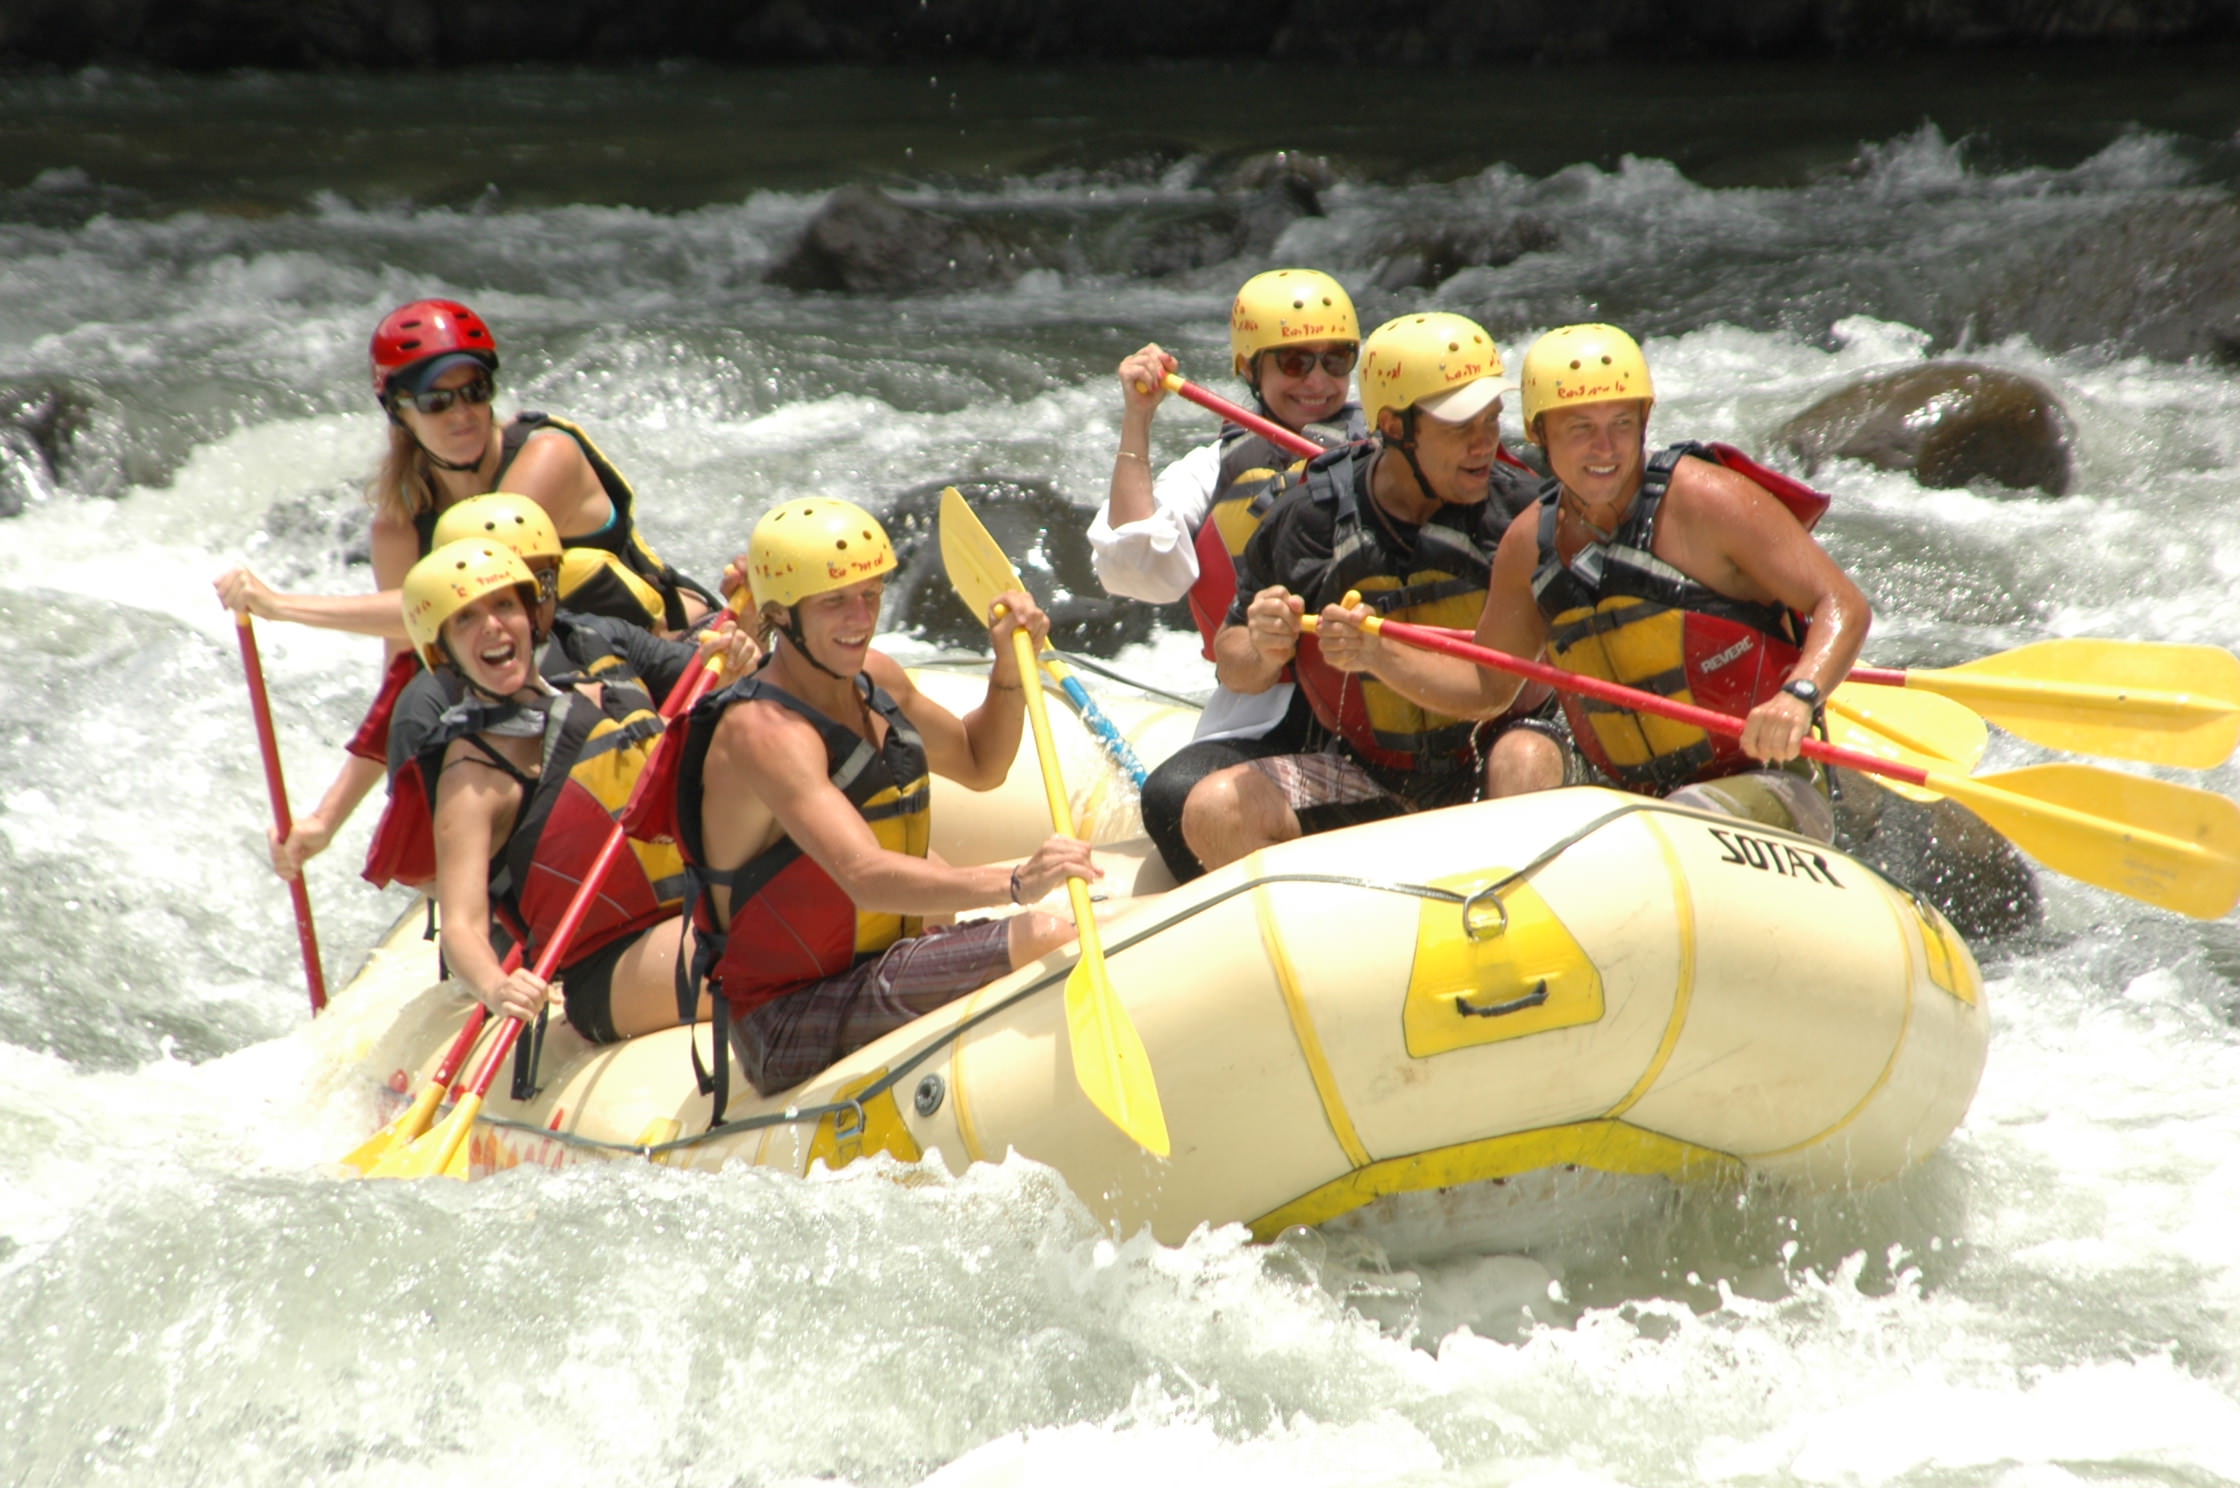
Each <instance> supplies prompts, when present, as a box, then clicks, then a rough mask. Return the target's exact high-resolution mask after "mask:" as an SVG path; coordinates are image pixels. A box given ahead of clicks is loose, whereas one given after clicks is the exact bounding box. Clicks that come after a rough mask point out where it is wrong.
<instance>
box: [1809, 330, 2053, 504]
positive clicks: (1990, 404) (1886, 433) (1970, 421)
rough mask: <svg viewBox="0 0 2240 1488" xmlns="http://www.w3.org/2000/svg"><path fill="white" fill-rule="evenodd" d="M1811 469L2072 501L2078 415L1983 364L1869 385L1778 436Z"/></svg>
mask: <svg viewBox="0 0 2240 1488" xmlns="http://www.w3.org/2000/svg"><path fill="white" fill-rule="evenodd" d="M1775 438H1776V440H1777V441H1778V442H1779V443H1780V444H1781V445H1782V446H1784V447H1785V448H1787V449H1789V450H1790V451H1791V452H1793V453H1794V454H1795V455H1796V456H1797V457H1798V458H1799V459H1800V460H1802V461H1803V462H1804V463H1805V467H1806V469H1807V470H1808V471H1809V470H1811V469H1813V468H1815V467H1817V466H1818V465H1819V464H1820V463H1821V462H1822V461H1825V460H1835V459H1843V460H1864V461H1865V462H1866V463H1868V464H1870V465H1873V466H1875V467H1877V468H1878V469H1882V470H1909V471H1911V472H1913V476H1914V478H1915V479H1916V480H1918V481H1920V482H1921V484H1923V485H1924V486H1929V487H1931V488H1934V489H1937V490H1950V489H1954V488H1957V487H1961V486H1975V485H1977V484H1979V483H1982V482H1996V483H1997V484H1998V485H2001V486H2005V487H2007V488H2008V489H2010V490H2015V491H2028V490H2038V491H2043V492H2045V493H2046V494H2047V495H2048V496H2065V495H2067V494H2068V492H2069V485H2070V481H2071V479H2072V477H2073V474H2074V471H2073V469H2072V466H2071V460H2070V447H2071V444H2072V443H2073V441H2074V439H2075V430H2074V426H2073V425H2072V423H2071V422H2070V419H2069V414H2068V411H2067V410H2066V409H2064V408H2063V407H2062V406H2061V402H2060V400H2059V399H2058V398H2056V397H2055V396H2054V394H2053V390H2052V389H2051V388H2049V387H2047V386H2045V384H2043V383H2041V382H2037V381H2035V380H2034V379H2031V378H2028V377H2023V376H2020V375H2019V374H2017V373H2013V372H2003V371H2001V370H1999V369H1998V368H1996V367H1986V366H1982V365H1980V364H1978V363H1975V362H1932V363H1930V364H1929V365H1927V366H1925V367H1908V368H1906V369H1905V370H1903V371H1899V372H1891V373H1886V374H1884V375H1882V376H1879V377H1869V378H1864V379H1862V380H1860V381H1858V382H1855V383H1853V384H1851V386H1849V387H1847V388H1843V389H1841V390H1839V391H1837V392H1834V393H1831V394H1829V395H1828V396H1827V397H1825V398H1822V399H1821V400H1820V401H1819V402H1817V403H1815V404H1813V405H1812V406H1811V407H1810V408H1807V409H1805V410H1804V411H1803V412H1802V413H1800V414H1797V415H1796V416H1795V417H1794V418H1791V419H1790V420H1789V421H1788V422H1787V423H1785V424H1783V425H1782V426H1781V428H1780V429H1779V430H1778V431H1776V434H1775Z"/></svg>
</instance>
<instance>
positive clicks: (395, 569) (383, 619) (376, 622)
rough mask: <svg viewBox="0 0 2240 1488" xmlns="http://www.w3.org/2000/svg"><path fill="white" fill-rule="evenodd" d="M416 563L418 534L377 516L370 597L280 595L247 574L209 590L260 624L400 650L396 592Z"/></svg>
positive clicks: (222, 578) (400, 607)
mask: <svg viewBox="0 0 2240 1488" xmlns="http://www.w3.org/2000/svg"><path fill="white" fill-rule="evenodd" d="M419 557H420V538H419V534H417V533H415V532H414V531H413V530H412V526H411V524H410V523H408V522H399V521H396V520H395V519H394V518H391V517H388V516H377V517H375V518H374V519H373V581H374V584H375V585H376V586H377V587H376V592H374V593H372V594H284V593H282V592H281V591H279V590H277V589H274V588H273V587H272V586H271V585H269V584H267V583H265V581H264V580H262V579H260V578H258V577H257V576H256V575H255V574H254V573H251V572H250V571H249V570H248V569H246V568H236V569H232V570H230V571H228V572H226V573H224V574H221V575H219V577H218V579H217V581H216V583H215V584H214V585H213V586H212V587H214V588H215V589H216V590H217V591H218V600H219V602H220V603H221V604H223V605H224V606H225V607H226V608H227V609H229V610H240V611H246V612H247V613H249V614H251V615H254V616H256V617H257V618H258V619H260V620H279V621H285V622H287V623H288V624H291V625H313V626H317V627H318V628H320V629H321V630H346V631H350V632H352V633H353V634H356V635H370V636H380V637H381V638H382V639H384V640H388V641H394V642H396V643H397V645H399V646H401V645H403V644H404V639H405V634H404V604H403V601H402V600H401V599H399V597H398V593H397V591H398V590H399V589H400V588H402V587H403V585H404V576H405V573H406V571H407V570H409V569H410V568H411V567H412V565H413V564H414V563H415V562H417V561H418V560H419ZM392 649H394V648H392Z"/></svg>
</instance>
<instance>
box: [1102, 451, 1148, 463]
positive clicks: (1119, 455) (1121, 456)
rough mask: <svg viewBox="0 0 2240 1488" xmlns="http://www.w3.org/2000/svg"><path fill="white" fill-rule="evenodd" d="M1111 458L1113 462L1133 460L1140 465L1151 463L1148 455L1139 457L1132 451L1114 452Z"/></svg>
mask: <svg viewBox="0 0 2240 1488" xmlns="http://www.w3.org/2000/svg"><path fill="white" fill-rule="evenodd" d="M1112 458H1113V459H1115V460H1134V461H1136V462H1138V463H1139V464H1142V465H1149V464H1150V463H1151V457H1150V456H1149V455H1139V454H1137V453H1136V452H1135V451H1134V450H1132V449H1124V450H1115V451H1114V452H1113V455H1112Z"/></svg>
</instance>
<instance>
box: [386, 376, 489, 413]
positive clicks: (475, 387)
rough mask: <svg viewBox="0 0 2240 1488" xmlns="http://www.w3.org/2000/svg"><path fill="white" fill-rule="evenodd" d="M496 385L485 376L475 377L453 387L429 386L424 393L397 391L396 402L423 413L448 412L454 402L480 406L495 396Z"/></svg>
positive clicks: (471, 406)
mask: <svg viewBox="0 0 2240 1488" xmlns="http://www.w3.org/2000/svg"><path fill="white" fill-rule="evenodd" d="M497 392H498V385H497V384H496V383H494V382H492V381H491V380H490V379H489V378H487V377H477V378H476V379H475V380H474V381H472V382H467V383H461V384H460V385H459V386H458V387H454V388H430V389H428V390H427V391H426V392H424V393H399V394H397V402H398V403H399V404H401V405H402V406H404V407H407V408H411V409H413V410H415V411H417V412H420V413H425V414H431V415H432V414H438V413H449V412H450V411H451V405H452V404H454V403H464V404H466V405H467V406H468V407H470V408H480V407H481V406H482V405H483V404H485V403H487V402H489V401H490V400H491V399H492V398H493V397H495V396H497Z"/></svg>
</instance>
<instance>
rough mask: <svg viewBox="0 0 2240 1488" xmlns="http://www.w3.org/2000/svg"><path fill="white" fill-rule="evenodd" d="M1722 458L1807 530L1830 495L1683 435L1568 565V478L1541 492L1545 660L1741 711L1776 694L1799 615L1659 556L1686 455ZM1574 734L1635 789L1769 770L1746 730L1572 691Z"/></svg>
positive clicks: (1653, 790) (1536, 582)
mask: <svg viewBox="0 0 2240 1488" xmlns="http://www.w3.org/2000/svg"><path fill="white" fill-rule="evenodd" d="M1685 455H1693V456H1695V457H1696V458H1698V459H1703V460H1710V461H1713V462H1715V463H1717V464H1721V465H1725V466H1727V467H1728V468H1729V469H1732V470H1735V471H1737V472H1739V473H1741V474H1743V475H1746V476H1748V477H1749V478H1750V479H1751V480H1754V481H1756V482H1757V483H1758V484H1759V485H1761V486H1763V487H1765V488H1766V489H1767V490H1768V491H1769V492H1771V493H1772V494H1773V495H1774V496H1775V497H1776V498H1777V499H1778V500H1780V501H1781V503H1782V504H1783V505H1784V506H1786V507H1787V508H1788V509H1789V510H1790V511H1791V512H1792V513H1794V514H1795V515H1796V517H1797V520H1798V521H1799V522H1801V523H1803V525H1804V527H1805V529H1806V530H1807V531H1810V530H1811V528H1812V527H1813V525H1814V524H1815V523H1817V522H1818V521H1819V520H1820V516H1821V513H1823V512H1825V511H1826V510H1827V507H1828V498H1827V497H1826V496H1824V495H1822V494H1821V493H1819V492H1817V491H1814V490H1812V489H1810V488H1809V487H1807V486H1804V485H1803V484H1801V483H1800V482H1798V481H1796V480H1794V479H1792V478H1790V477H1788V476H1784V475H1781V474H1779V473H1778V472H1775V471H1770V470H1766V469H1764V468H1763V467H1762V466H1759V465H1757V464H1756V463H1755V462H1753V461H1751V460H1750V459H1749V458H1748V457H1747V456H1744V455H1742V454H1741V453H1740V452H1739V451H1737V450H1734V449H1732V448H1731V447H1730V446H1727V445H1704V444H1676V445H1673V446H1672V447H1671V448H1669V449H1665V450H1660V451H1658V452H1657V454H1656V455H1655V456H1654V457H1652V458H1651V459H1650V460H1649V462H1648V465H1647V467H1646V468H1645V470H1644V471H1643V473H1642V481H1641V489H1640V490H1639V491H1638V492H1637V493H1635V495H1634V498H1633V505H1632V506H1631V507H1629V508H1628V509H1627V512H1626V515H1625V518H1624V520H1623V521H1621V522H1620V523H1619V524H1618V529H1617V531H1616V532H1614V533H1612V534H1611V536H1610V538H1609V540H1608V541H1606V542H1594V543H1589V544H1588V545H1587V546H1585V547H1583V548H1581V549H1580V550H1579V552H1578V553H1577V554H1576V555H1575V556H1574V557H1573V558H1572V560H1571V562H1570V563H1568V564H1565V563H1563V562H1562V561H1561V560H1560V559H1559V558H1558V557H1557V548H1556V525H1557V522H1558V521H1559V519H1560V516H1561V508H1560V502H1561V500H1562V495H1563V487H1562V483H1561V482H1559V481H1553V480H1551V481H1549V482H1548V483H1547V485H1546V486H1545V487H1544V488H1543V490H1542V492H1541V496H1540V514H1539V519H1538V520H1539V527H1538V533H1537V536H1538V540H1539V555H1540V559H1539V564H1538V566H1537V567H1536V568H1535V570H1534V572H1533V576H1532V593H1533V597H1534V599H1535V600H1537V601H1538V603H1539V606H1540V614H1541V616H1542V618H1543V619H1545V620H1546V622H1547V627H1548V657H1549V660H1550V661H1551V662H1553V663H1554V664H1555V665H1557V666H1560V667H1562V668H1564V669H1565V670H1566V671H1571V672H1577V673H1579V674H1580V675H1581V676H1586V677H1596V678H1600V679H1601V680H1603V681H1605V682H1616V683H1619V684H1621V685H1623V686H1626V687H1632V688H1637V689H1639V690H1640V691H1643V692H1652V693H1655V694H1656V695H1657V696H1659V697H1664V698H1670V699H1672V700H1673V701H1675V702H1682V703H1692V704H1694V705H1695V706H1696V707H1699V708H1709V709H1712V710H1714V711H1716V712H1720V713H1726V714H1730V715H1733V716H1737V717H1739V716H1741V715H1743V714H1746V713H1748V712H1749V711H1750V710H1751V709H1752V708H1754V707H1756V706H1757V705H1758V704H1760V703H1762V702H1764V701H1765V700H1766V699H1767V698H1770V697H1772V696H1773V695H1774V694H1775V693H1776V692H1779V691H1780V690H1781V684H1782V683H1783V682H1785V681H1786V680H1787V679H1788V676H1789V673H1790V671H1791V670H1793V669H1794V667H1795V666H1796V662H1797V657H1798V655H1799V654H1800V647H1801V645H1802V642H1803V640H1804V631H1805V624H1806V621H1805V617H1804V616H1802V615H1799V614H1797V613H1795V612H1794V611H1792V610H1790V609H1788V608H1787V607H1786V606H1784V605H1781V604H1773V603H1766V604H1761V603H1757V602H1754V601H1750V600H1741V599H1735V598H1733V597H1731V596H1728V595H1724V594H1721V593H1719V592H1718V591H1716V590H1714V589H1712V588H1711V587H1709V586H1708V585H1706V584H1703V583H1701V582H1699V581H1697V580H1695V579H1692V578H1690V577H1689V576H1688V575H1686V574H1684V573H1682V572H1681V571H1680V570H1679V569H1677V568H1675V567H1673V566H1672V565H1671V564H1669V563H1667V562H1665V561H1664V560H1663V559H1661V558H1659V557H1657V556H1656V553H1655V543H1656V536H1657V520H1658V518H1659V517H1660V516H1661V515H1662V514H1663V510H1664V499H1665V496H1666V493H1667V492H1668V491H1669V490H1670V489H1671V485H1672V472H1673V470H1674V468H1675V467H1677V466H1678V464H1679V463H1680V460H1681V457H1682V456H1685ZM1563 707H1564V711H1565V713H1566V714H1568V715H1569V717H1570V720H1571V732H1572V737H1573V739H1574V740H1575V741H1576V743H1577V744H1578V746H1579V749H1580V751H1581V752H1582V753H1583V754H1585V755H1586V756H1587V758H1588V759H1590V760H1592V761H1593V762H1594V764H1595V765H1596V766H1597V767H1598V768H1600V769H1601V770H1602V772H1603V773H1604V774H1606V775H1608V776H1609V777H1610V778H1611V779H1613V780H1615V781H1617V782H1618V783H1620V784H1621V785H1624V786H1626V787H1627V788H1628V789H1631V790H1636V791H1642V792H1645V793H1647V794H1650V795H1663V794H1665V793H1667V792H1669V791H1673V790H1677V789H1679V788H1680V787H1681V786H1683V785H1689V784H1693V783H1695V782H1697V781H1702V780H1715V779H1717V778H1718V777H1720V776H1722V775H1732V774H1736V773H1738V772H1741V771H1744V770H1755V769H1760V768H1763V767H1762V766H1761V765H1759V763H1758V762H1757V761H1755V760H1753V759H1751V758H1750V756H1749V755H1747V754H1745V753H1744V752H1743V750H1742V745H1741V742H1740V741H1739V740H1735V739H1730V738H1727V737H1726V736H1724V735H1720V734H1711V733H1707V732H1705V731H1704V730H1703V729H1700V728H1697V727H1695V726H1694V725H1693V724H1686V723H1681V722H1678V721H1677V720H1674V719H1669V718H1664V717H1662V716H1659V715H1655V714H1647V713H1636V712H1633V711H1632V710H1630V709H1627V708H1623V707H1620V706H1619V705H1617V704H1615V703H1606V702H1602V701H1600V700H1598V699H1594V698H1584V697H1580V696H1579V695H1578V694H1576V693H1568V692H1567V693H1565V694H1564V696H1563Z"/></svg>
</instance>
